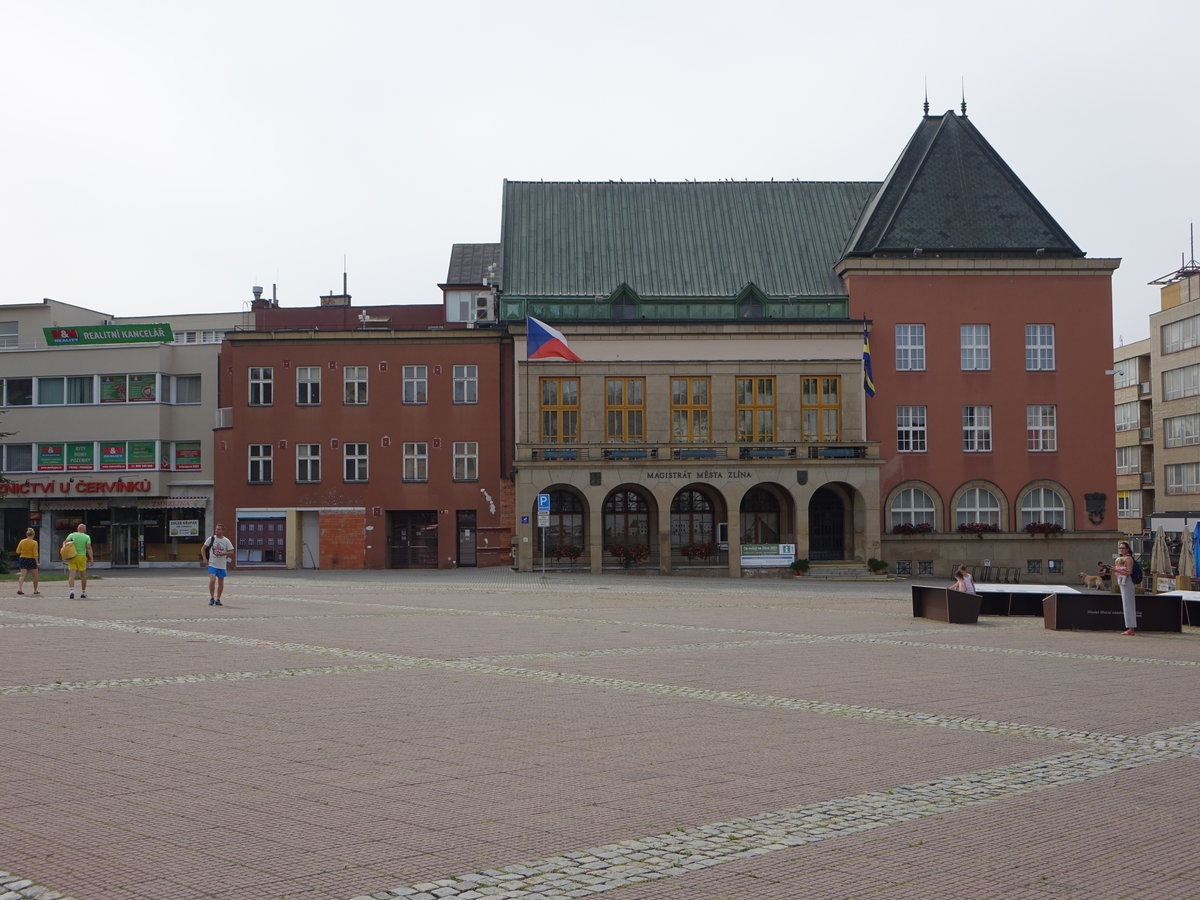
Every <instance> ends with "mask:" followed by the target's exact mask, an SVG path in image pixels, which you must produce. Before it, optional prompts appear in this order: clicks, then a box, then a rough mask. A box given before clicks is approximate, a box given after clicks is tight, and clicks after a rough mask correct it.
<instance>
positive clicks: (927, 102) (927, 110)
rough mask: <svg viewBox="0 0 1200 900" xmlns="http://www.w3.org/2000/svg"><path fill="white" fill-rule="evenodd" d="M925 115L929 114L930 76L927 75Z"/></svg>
mask: <svg viewBox="0 0 1200 900" xmlns="http://www.w3.org/2000/svg"><path fill="white" fill-rule="evenodd" d="M925 115H929V76H928V75H926V76H925Z"/></svg>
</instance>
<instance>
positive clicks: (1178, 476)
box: [1166, 462, 1200, 494]
mask: <svg viewBox="0 0 1200 900" xmlns="http://www.w3.org/2000/svg"><path fill="white" fill-rule="evenodd" d="M1166 475H1167V493H1168V494H1200V462H1189V463H1176V464H1174V465H1170V466H1166Z"/></svg>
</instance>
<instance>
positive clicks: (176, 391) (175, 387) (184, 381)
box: [163, 375, 204, 406]
mask: <svg viewBox="0 0 1200 900" xmlns="http://www.w3.org/2000/svg"><path fill="white" fill-rule="evenodd" d="M164 377H170V376H164ZM192 386H195V391H194V392H192V391H189V390H188V388H190V387H192ZM203 390H204V377H203V376H201V375H175V376H174V377H171V389H170V397H171V402H172V403H174V404H177V405H179V406H193V405H195V404H197V403H201V402H203V393H202V391H203ZM166 391H167V387H166V385H163V392H164V393H166ZM193 393H194V395H195V399H191V397H190V396H189V397H188V398H187V399H181V397H182V396H183V395H184V394H189V395H190V394H193Z"/></svg>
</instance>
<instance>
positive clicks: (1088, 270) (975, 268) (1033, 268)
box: [834, 256, 1121, 278]
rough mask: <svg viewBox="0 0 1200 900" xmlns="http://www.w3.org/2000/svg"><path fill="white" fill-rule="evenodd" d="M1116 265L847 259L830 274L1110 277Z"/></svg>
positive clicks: (1026, 260) (1109, 261)
mask: <svg viewBox="0 0 1200 900" xmlns="http://www.w3.org/2000/svg"><path fill="white" fill-rule="evenodd" d="M1120 265H1121V260H1119V259H1066V258H1058V259H1055V258H1050V257H1037V258H1021V259H1005V258H987V257H935V256H930V257H920V258H911V257H904V258H899V257H898V258H894V259H886V258H877V257H847V258H845V259H842V260H840V261H839V262H838V263H837V265H835V266H834V271H835V272H836V273H837V274H838V275H839V276H841V277H842V278H846V277H847V276H850V275H1111V274H1112V272H1113V271H1114V270H1116V268H1117V267H1118V266H1120Z"/></svg>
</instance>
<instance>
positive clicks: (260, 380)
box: [246, 366, 275, 406]
mask: <svg viewBox="0 0 1200 900" xmlns="http://www.w3.org/2000/svg"><path fill="white" fill-rule="evenodd" d="M248 375H249V379H250V385H249V396H248V398H247V400H246V402H247V404H248V405H249V406H271V405H273V404H274V402H275V369H274V367H272V366H250V370H249V373H248Z"/></svg>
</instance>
